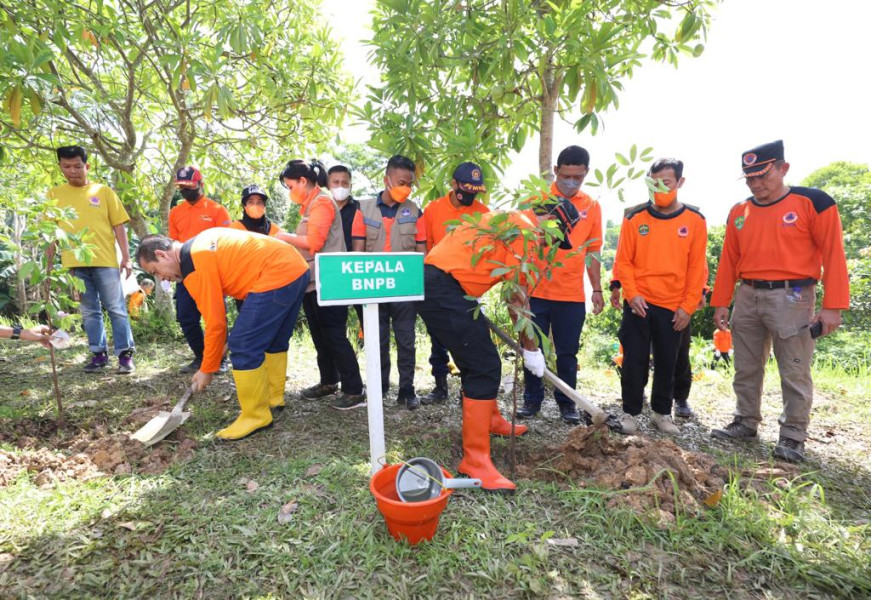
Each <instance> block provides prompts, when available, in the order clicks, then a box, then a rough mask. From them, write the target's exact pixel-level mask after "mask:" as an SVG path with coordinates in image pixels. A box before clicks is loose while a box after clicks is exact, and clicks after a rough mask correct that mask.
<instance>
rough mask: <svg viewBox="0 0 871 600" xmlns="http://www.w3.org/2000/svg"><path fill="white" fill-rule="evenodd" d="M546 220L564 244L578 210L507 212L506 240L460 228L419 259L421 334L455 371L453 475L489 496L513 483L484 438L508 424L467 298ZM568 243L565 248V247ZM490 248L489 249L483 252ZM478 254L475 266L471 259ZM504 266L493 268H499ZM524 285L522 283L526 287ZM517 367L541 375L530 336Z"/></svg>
mask: <svg viewBox="0 0 871 600" xmlns="http://www.w3.org/2000/svg"><path fill="white" fill-rule="evenodd" d="M505 217H506V215H505V214H504V213H488V214H485V215H483V216H482V217H481V222H480V227H487V226H488V225H489V223H490V221H491V220H492V219H494V218H502V219H505ZM545 219H555V220H556V221H557V224H558V226H559V230H560V233H561V234H562V235H563V243H565V245H568V243H570V242H568V239H569V234H570V232H571V230H572V228H573V227H574V226H575V224H576V223H577V221H578V212H577V209H576V208H575V207H574V205H572V204H571V202H569V201H568V200H565V199H563V200H561V201H559V202H549V203H543V204H540V205H539V206H538V207H537V208H536V209H535V212H533V211H522V212H521V211H518V212H513V213H509V214H508V216H507V220H508V221H510V223H511V225H513V226H515V227H516V228H517V229H518V231H520V235H518V236H517V237H516V238H515V239H514V240H513V241H511V242H505V241H502V240H499V239H497V238H494V237H493V236H492V235H487V234H483V233H482V232H481V231H480V229H479V227H476V226H474V225H471V224H466V225H461V226H460V227H458V228H457V229H455V230H454V231H453V232H451V233H450V234H448V235H447V236H446V237H445V238H444V239H443V240H442V241H441V242H440V243H438V244H437V245H436V246H435V247H433V249H432V252H430V253H429V254H428V255H427V257H426V259H425V260H424V288H425V289H426V298H425V299H424V300H423V301H422V302H418V303H417V311H418V313H419V314H420V316H421V318H422V319H423V322H424V323H425V324H426V326H427V329H428V330H429V331H430V332H431V333H432V335H433V336H434V337H435V338H436V339H437V340H439V342H441V343H442V344H443V345H444V346H445V347H446V348H447V349H448V352H450V353H451V356H452V357H453V358H454V362H455V363H456V365H457V367H458V368H459V369H460V377H461V381H462V386H463V460H462V462H460V465H459V471H460V472H461V473H463V474H465V475H468V476H469V477H476V478H480V479H481V481H482V484H483V485H482V488H483V489H485V490H487V491H491V492H501V493H513V492H514V490H515V489H516V487H517V486H515V485H514V483H512V482H511V481H509V480H508V479H507V478H505V477H503V476H502V474H501V473H500V472H499V471H498V470H497V469H496V467H495V466H494V465H493V462H492V459H491V457H490V434H491V433H495V434H497V435H509V434H511V424H510V423H508V422H507V421H506V420H505V419H504V418H503V417H502V415H501V414H499V406H498V405H497V403H496V396H497V394H498V393H499V383H500V380H501V369H502V360H501V359H500V358H499V353H498V352H497V350H496V346H495V345H494V344H493V340H492V339H491V337H490V331H489V329H488V327H487V324H486V323H485V322H484V320H483V319H476V318H475V312H476V309H477V307H478V304H477V303H476V302H475V300H474V299H470V297H472V298H476V297H479V296H482V295H483V294H484V293H485V292H486V291H487V290H489V289H490V288H492V287H493V286H495V285H497V284H498V283H501V282H502V281H503V280H504V279H506V278H508V277H511V275H510V273H509V272H504V271H503V272H502V274H501V275H493V273H494V271H497V269H496V265H504V268H508V269H511V268H516V267H517V266H518V265H520V263H521V260H522V259H523V257H524V255H526V256H528V255H529V253H530V252H531V251H532V249H531V248H530V246H531V245H533V244H539V243H541V241H540V240H539V239H537V238H536V237H535V236H529V237H527V236H524V235H523V234H522V233H523V231H524V230H526V231H529V230H532V231H534V232H536V233H538V231H537V229H536V228H537V226H538V225H539V224H540V223H541V221H543V220H545ZM566 242H568V243H566ZM488 246H489V247H488ZM477 254H480V256H479V260H477V261H476V262H475V263H474V264H473V263H472V257H473V256H474V255H477ZM502 268H503V267H500V268H499V271H501V269H502ZM530 283H534V282H529V281H527V286H529V284H530ZM527 297H528V294H527V291H526V290H520V291H519V292H518V293H517V294H515V296H514V297H513V298H512V300H511V304H510V306H509V314H511V315H512V318H514V313H515V311H516V310H523V311H528V309H529V305H528V302H527ZM522 346H523V360H524V365H525V366H526V368H528V369H529V370H530V371H531V372H532V373H533V374H534V375H536V376H538V377H541V376H542V375H543V374H544V355H543V354H542V352H541V350H540V349H539V348H538V340H537V339H535V337H526V336H524V337H523V339H522ZM526 430H527V428H526V427H525V426H523V425H518V426H516V427H515V431H514V433H515V435H520V434H522V433H525V432H526Z"/></svg>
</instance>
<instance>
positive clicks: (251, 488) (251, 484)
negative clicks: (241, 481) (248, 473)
mask: <svg viewBox="0 0 871 600" xmlns="http://www.w3.org/2000/svg"><path fill="white" fill-rule="evenodd" d="M259 487H260V484H259V483H257V482H256V481H254V480H253V479H252V480H251V481H249V482H248V483H246V484H245V489H247V490H248V493H249V494H250V493H253V492H255V491H256V490H257V488H259Z"/></svg>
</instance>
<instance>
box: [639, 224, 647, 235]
mask: <svg viewBox="0 0 871 600" xmlns="http://www.w3.org/2000/svg"><path fill="white" fill-rule="evenodd" d="M638 233H640V234H641V235H647V234H648V233H650V227H648V226H647V225H640V226H639V227H638Z"/></svg>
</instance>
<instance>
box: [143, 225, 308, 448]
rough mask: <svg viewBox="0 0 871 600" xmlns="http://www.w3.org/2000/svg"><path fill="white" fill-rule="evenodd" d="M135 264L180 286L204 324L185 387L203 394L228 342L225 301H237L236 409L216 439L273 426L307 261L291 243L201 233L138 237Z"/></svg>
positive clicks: (233, 349) (233, 343)
mask: <svg viewBox="0 0 871 600" xmlns="http://www.w3.org/2000/svg"><path fill="white" fill-rule="evenodd" d="M136 261H137V262H138V263H139V266H140V267H142V269H143V270H145V271H146V272H148V273H150V274H152V275H157V276H158V277H160V278H161V279H164V280H169V281H177V282H181V281H184V284H185V288H186V289H187V290H188V291H189V292H190V294H191V297H192V298H193V300H194V302H196V304H197V307H198V309H199V311H200V312H201V313H202V315H203V319H204V320H205V322H206V334H205V345H204V352H203V359H202V364H201V365H200V368H199V369H198V370H197V372H196V373H194V375H193V377H192V378H191V382H192V387H194V388H195V389H203V388H205V387H206V386H208V385H209V383H211V381H212V377H213V375H214V374H215V372H217V371H218V369H219V368H220V364H221V355H222V354H223V351H224V344H225V342H226V341H227V313H226V308H225V305H224V297H225V296H232V297H233V298H236V299H239V300H244V301H245V303H244V304H243V306H242V309H241V310H240V311H239V316H238V317H237V318H236V323H235V324H234V325H233V330H232V331H231V332H230V336H229V346H230V353H231V354H230V359H231V361H232V363H233V379H234V381H235V382H236V394H237V395H238V398H239V406H240V408H241V412H240V414H239V416H238V417H237V418H236V420H235V421H234V422H233V423H232V424H231V425H230V426H229V427H226V428H225V429H222V430H221V431H219V432H218V433H217V434H216V435H217V437H218V438H219V439H223V440H238V439H241V438H243V437H246V436H248V435H250V434H252V433H254V432H255V431H257V430H259V429H263V428H264V427H268V426H269V425H271V424H272V412H271V411H270V407H279V406H283V405H284V387H285V382H286V380H287V372H286V366H287V361H286V358H282V357H286V354H287V349H288V341H289V340H290V336H291V335H292V334H293V328H294V325H295V324H296V317H297V313H298V312H299V307H300V305H301V304H302V299H303V295H304V294H305V288H306V286H307V285H308V282H309V270H308V264H307V263H306V261H305V259H304V258H303V257H302V256H301V255H300V253H299V252H298V251H297V250H296V249H295V248H294V247H293V246H291V245H289V244H286V243H284V242H282V241H279V240H277V239H275V238H273V237H266V236H263V235H259V234H256V233H252V232H250V231H238V230H236V229H230V228H213V229H208V230H206V231H204V232H202V233H200V234H199V235H197V236H195V237H193V238H191V239H190V240H188V241H187V242H185V243H184V244H181V243H180V242H177V241H173V240H171V239H169V238H168V237H166V236H163V235H149V236H145V237H144V238H143V239H142V242H141V243H140V245H139V249H138V251H137V253H136Z"/></svg>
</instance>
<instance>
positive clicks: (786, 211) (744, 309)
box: [711, 140, 850, 462]
mask: <svg viewBox="0 0 871 600" xmlns="http://www.w3.org/2000/svg"><path fill="white" fill-rule="evenodd" d="M741 162H742V168H743V170H744V177H745V178H746V182H747V187H748V188H750V192H751V193H752V194H753V195H752V196H751V197H750V198H748V199H747V200H745V201H743V202H739V203H738V204H736V205H735V206H734V207H732V210H731V211H730V212H729V220H728V221H727V222H726V238H725V240H724V241H723V252H722V255H721V256H720V266H719V269H717V278H716V281H715V282H714V294H713V296H712V297H711V305H712V306H715V307H716V310H715V311H714V323H715V325H716V326H717V328H718V329H720V330H723V331H725V330H726V329H727V327H728V325H729V304H730V303H731V302H732V297H733V294H734V297H735V306H734V309H733V312H732V323H731V325H732V327H731V329H732V337H733V340H734V343H735V378H734V380H733V382H732V387H733V389H734V390H735V395H736V396H737V406H736V408H735V419H734V420H733V421H732V422H731V423H730V424H729V425H727V426H726V427H724V428H723V429H714V430H713V431H712V432H711V433H712V435H714V436H716V437H721V438H727V439H738V440H748V439H754V438H756V429H757V427H758V426H759V423H761V422H762V413H761V410H760V408H761V403H762V381H763V377H764V376H765V364H766V362H768V355H769V353H770V350H771V347H772V346H773V347H774V356H775V357H776V358H777V369H778V371H780V388H781V393H782V395H783V414H782V415H781V417H780V419H779V420H780V438H779V440H778V442H777V446H775V448H774V456H775V457H777V458H782V459H784V460H789V461H799V462H800V461H803V460H804V442H805V439H806V438H807V428H808V424H809V423H810V412H811V405H812V404H813V393H814V392H813V382H812V381H811V361H812V359H813V353H814V345H815V342H814V338H815V337H817V336H819V335H828V334H829V333H831V332H833V331H835V330H836V329H837V328H838V327H839V326H840V324H841V311H842V310H846V309H848V308H849V306H850V283H849V277H848V275H847V261H846V257H845V256H844V242H843V231H842V230H841V217H840V215H839V214H838V207H837V205H836V204H835V201H834V200H833V199H832V198H831V197H830V196H829V195H828V194H826V193H825V192H822V191H820V190H817V189H813V188H800V187H791V186H788V185H786V183H785V182H784V178H785V177H786V174H787V172H788V171H789V163H788V162H786V161H785V160H784V153H783V141H781V140H778V141H776V142H771V143H769V144H763V145H761V146H758V147H756V148H753V149H752V150H748V151H747V152H744V154H742V156H741ZM820 276H822V280H823V285H824V287H825V296H823V305H822V309H821V310H820V311H819V312H817V313H816V314H815V313H814V311H815V310H816V309H815V307H816V284H817V282H818V281H819V279H820ZM738 281H740V282H741V285H740V286H738V290H737V292H736V291H735V284H736V283H737V282H738ZM815 334H816V335H815Z"/></svg>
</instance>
